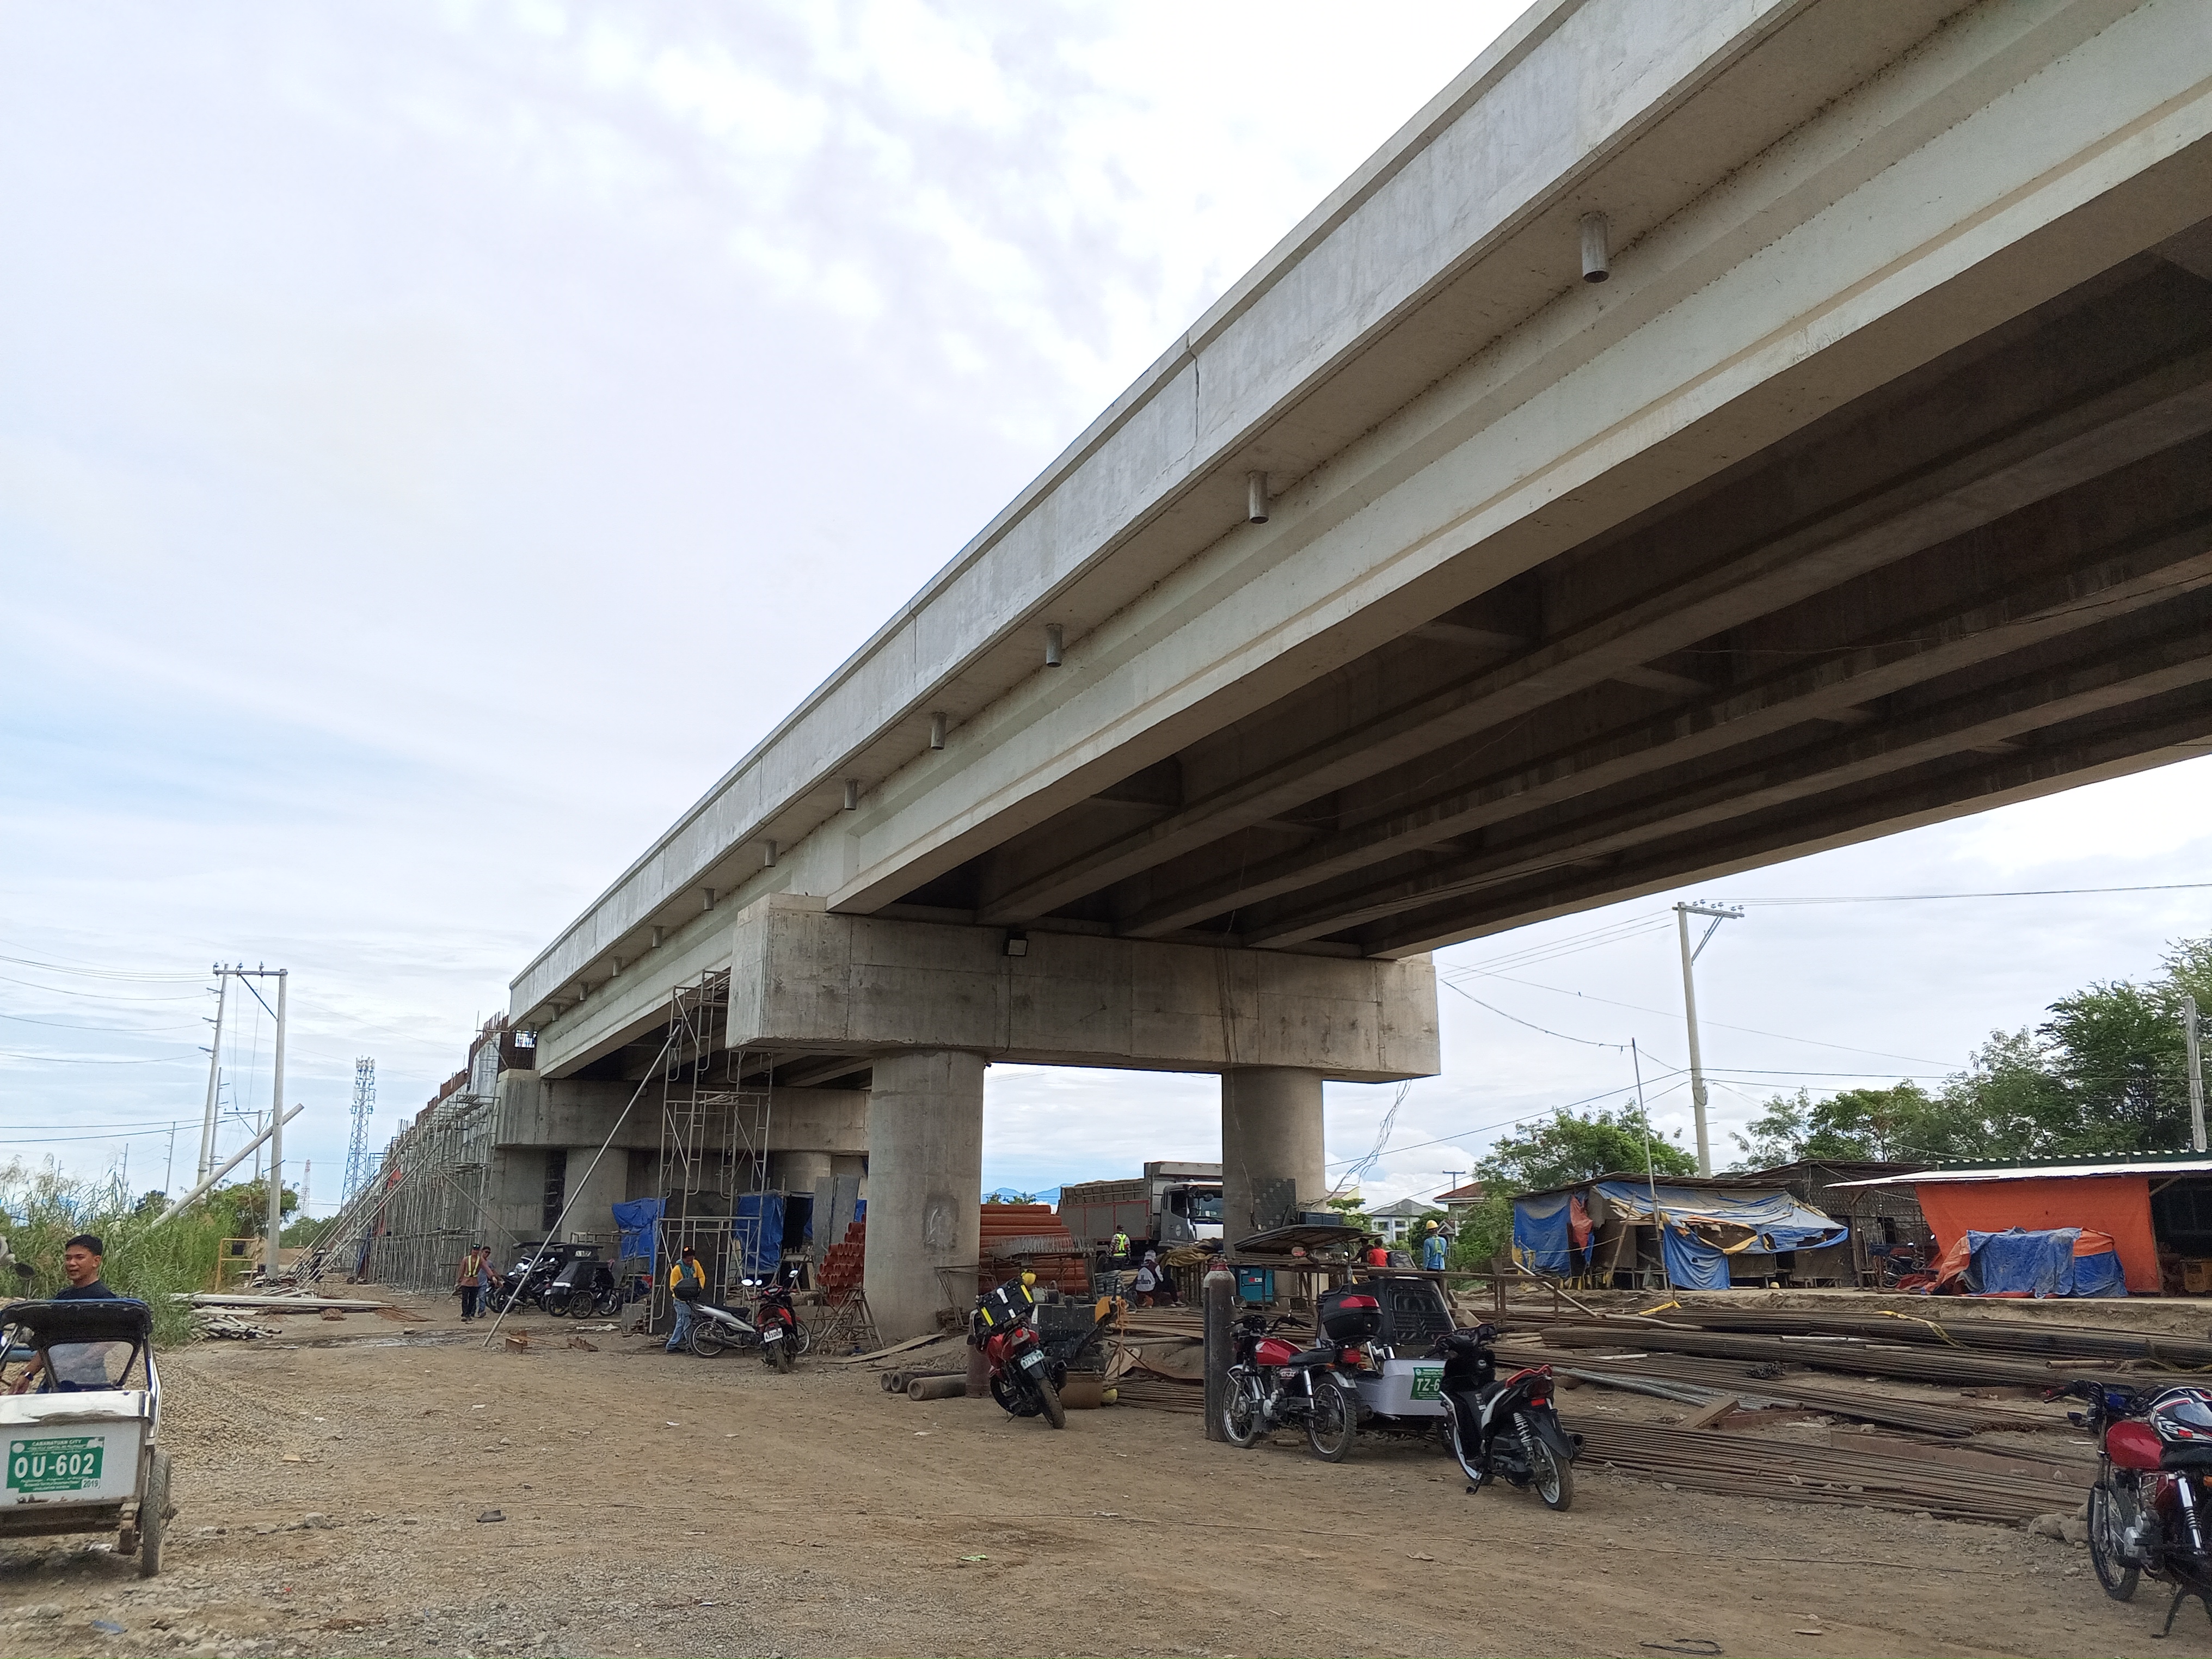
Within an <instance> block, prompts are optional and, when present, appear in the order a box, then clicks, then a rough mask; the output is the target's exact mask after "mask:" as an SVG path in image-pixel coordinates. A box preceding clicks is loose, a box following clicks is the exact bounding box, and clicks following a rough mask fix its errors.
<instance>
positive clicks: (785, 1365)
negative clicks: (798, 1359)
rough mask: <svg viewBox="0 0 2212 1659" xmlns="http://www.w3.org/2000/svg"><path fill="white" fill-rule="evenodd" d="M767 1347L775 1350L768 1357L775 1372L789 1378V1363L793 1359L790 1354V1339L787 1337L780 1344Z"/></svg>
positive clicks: (776, 1343)
mask: <svg viewBox="0 0 2212 1659" xmlns="http://www.w3.org/2000/svg"><path fill="white" fill-rule="evenodd" d="M769 1346H770V1347H771V1348H773V1349H775V1352H774V1353H772V1354H771V1355H769V1359H770V1361H771V1362H772V1363H773V1364H775V1368H776V1370H777V1371H779V1372H780V1373H781V1374H782V1375H783V1376H790V1375H791V1362H792V1360H793V1358H794V1356H793V1353H792V1352H791V1339H790V1338H789V1337H786V1338H784V1340H782V1341H781V1342H771V1343H769Z"/></svg>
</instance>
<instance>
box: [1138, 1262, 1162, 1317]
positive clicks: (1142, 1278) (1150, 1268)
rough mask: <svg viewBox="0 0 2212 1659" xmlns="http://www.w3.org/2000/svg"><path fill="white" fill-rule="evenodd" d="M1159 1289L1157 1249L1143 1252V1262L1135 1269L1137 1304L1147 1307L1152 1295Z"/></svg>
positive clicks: (1150, 1303) (1149, 1305)
mask: <svg viewBox="0 0 2212 1659" xmlns="http://www.w3.org/2000/svg"><path fill="white" fill-rule="evenodd" d="M1159 1290H1160V1257H1159V1252H1158V1251H1157V1250H1146V1252H1145V1260H1144V1264H1143V1265H1142V1266H1141V1267H1139V1268H1138V1269H1137V1305H1138V1306H1139V1307H1140V1308H1149V1307H1151V1306H1152V1297H1154V1296H1155V1295H1156V1294H1158V1291H1159Z"/></svg>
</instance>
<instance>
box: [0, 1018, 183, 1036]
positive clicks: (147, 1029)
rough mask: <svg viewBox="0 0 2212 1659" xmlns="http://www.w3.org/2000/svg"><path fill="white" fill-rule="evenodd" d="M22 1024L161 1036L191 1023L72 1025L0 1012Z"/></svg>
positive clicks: (58, 1029)
mask: <svg viewBox="0 0 2212 1659" xmlns="http://www.w3.org/2000/svg"><path fill="white" fill-rule="evenodd" d="M0 1019H12V1020H14V1021H15V1022H16V1024H20V1025H51V1026H52V1027H53V1029H54V1030H57V1031H112V1032H114V1033H115V1034H116V1035H117V1036H161V1034H162V1033H164V1032H167V1031H189V1030H191V1029H192V1028H191V1026H189V1025H147V1026H133V1025H72V1024H70V1023H69V1022H68V1021H67V1020H60V1019H33V1018H31V1017H30V1016H29V1015H28V1014H0Z"/></svg>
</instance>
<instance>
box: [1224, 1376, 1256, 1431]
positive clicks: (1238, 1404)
mask: <svg viewBox="0 0 2212 1659" xmlns="http://www.w3.org/2000/svg"><path fill="white" fill-rule="evenodd" d="M1266 1423H1267V1418H1266V1417H1265V1416H1264V1415H1263V1414H1262V1413H1261V1409H1260V1382H1259V1379H1258V1378H1257V1377H1254V1376H1235V1375H1231V1377H1230V1379H1229V1398H1228V1401H1226V1402H1225V1404H1224V1405H1223V1406H1222V1407H1221V1434H1222V1437H1223V1438H1224V1439H1225V1440H1226V1441H1228V1442H1229V1443H1230V1444H1231V1445H1232V1446H1238V1447H1243V1446H1251V1445H1256V1444H1257V1443H1259V1439H1260V1431H1261V1428H1262V1427H1264V1426H1265V1425H1266Z"/></svg>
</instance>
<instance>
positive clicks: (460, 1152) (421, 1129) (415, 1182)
mask: <svg viewBox="0 0 2212 1659" xmlns="http://www.w3.org/2000/svg"><path fill="white" fill-rule="evenodd" d="M455 1081H456V1082H457V1083H459V1085H460V1086H459V1087H457V1088H453V1090H452V1091H450V1092H449V1093H447V1094H446V1095H444V1096H442V1097H441V1098H439V1099H438V1100H436V1101H435V1102H433V1103H431V1105H430V1106H429V1107H428V1109H425V1110H424V1111H423V1112H422V1113H421V1114H420V1115H418V1116H417V1117H416V1120H415V1121H414V1122H412V1123H411V1124H410V1125H408V1127H405V1128H404V1129H402V1130H401V1131H399V1133H397V1134H395V1135H394V1136H392V1140H391V1142H390V1144H389V1145H387V1146H386V1147H385V1149H384V1152H383V1155H382V1157H381V1158H380V1160H379V1163H378V1166H377V1168H376V1170H375V1171H374V1174H372V1175H371V1176H369V1177H368V1180H367V1181H365V1182H363V1183H362V1188H361V1189H360V1190H359V1191H358V1192H356V1193H354V1194H350V1195H349V1197H348V1198H347V1200H345V1202H344V1204H343V1206H341V1208H340V1209H339V1211H338V1213H337V1216H336V1217H334V1218H332V1220H331V1225H330V1226H329V1227H328V1228H326V1229H325V1231H324V1233H323V1235H322V1240H321V1242H320V1243H319V1245H318V1247H317V1253H318V1254H319V1255H320V1256H321V1258H322V1266H321V1273H322V1274H323V1275H324V1276H327V1275H329V1274H331V1273H342V1274H343V1275H344V1276H345V1277H346V1278H348V1279H362V1280H374V1282H376V1283H378V1284H381V1285H391V1286H392V1288H394V1289H395V1290H408V1291H431V1292H443V1291H449V1290H451V1289H452V1288H453V1279H454V1274H455V1273H456V1271H457V1270H458V1268H459V1264H460V1259H461V1255H462V1253H463V1252H464V1251H465V1250H468V1249H471V1248H473V1247H474V1246H476V1245H477V1244H478V1243H483V1241H484V1237H485V1235H486V1234H487V1232H488V1231H491V1228H490V1223H489V1220H488V1218H487V1216H486V1212H485V1209H484V1193H485V1188H486V1186H487V1184H488V1182H489V1178H490V1174H491V1154H492V1146H493V1136H494V1132H495V1128H496V1126H497V1121H498V1116H499V1113H498V1099H497V1095H496V1091H497V1089H498V1086H499V1045H498V1043H497V1042H495V1041H482V1040H480V1041H479V1042H478V1044H477V1048H476V1051H475V1053H474V1054H472V1055H471V1061H470V1066H469V1069H468V1071H467V1072H466V1073H464V1074H463V1075H462V1076H461V1077H459V1078H458V1079H455ZM501 1231H504V1230H501Z"/></svg>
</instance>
